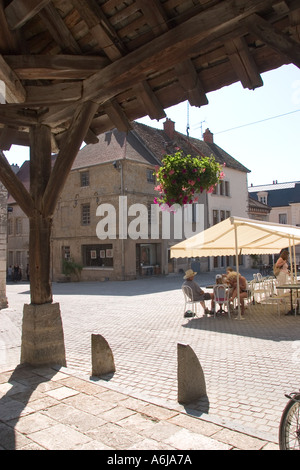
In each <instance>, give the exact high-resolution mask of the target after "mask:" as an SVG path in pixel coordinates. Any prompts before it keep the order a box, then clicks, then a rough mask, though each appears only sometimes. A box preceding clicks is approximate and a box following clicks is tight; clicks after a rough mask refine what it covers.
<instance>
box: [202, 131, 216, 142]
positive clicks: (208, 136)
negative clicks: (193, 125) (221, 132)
mask: <svg viewBox="0 0 300 470" xmlns="http://www.w3.org/2000/svg"><path fill="white" fill-rule="evenodd" d="M203 140H204V142H206V143H207V144H213V143H214V135H213V134H212V132H210V130H209V129H206V131H205V132H204V134H203Z"/></svg>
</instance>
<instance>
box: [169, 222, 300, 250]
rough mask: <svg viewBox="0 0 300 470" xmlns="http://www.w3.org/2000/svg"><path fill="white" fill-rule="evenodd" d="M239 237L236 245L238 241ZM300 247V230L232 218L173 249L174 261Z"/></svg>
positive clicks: (289, 226) (293, 227)
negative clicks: (176, 259)
mask: <svg viewBox="0 0 300 470" xmlns="http://www.w3.org/2000/svg"><path fill="white" fill-rule="evenodd" d="M236 236H237V241H236ZM299 243H300V228H298V227H295V226H292V225H283V224H274V223H271V222H261V221H258V220H252V219H244V218H240V217H229V218H228V219H226V220H223V221H222V222H220V223H218V224H216V225H214V226H213V227H210V228H208V229H207V230H204V231H202V232H200V233H198V234H196V235H194V236H193V237H191V238H188V239H187V240H184V241H182V242H180V243H177V244H176V245H174V246H173V247H172V248H171V257H173V258H185V257H188V258H192V257H197V256H200V257H201V256H223V255H224V256H230V255H235V254H236V250H238V252H239V254H244V255H251V254H273V253H279V252H280V251H281V250H282V249H283V248H289V246H292V245H297V244H299Z"/></svg>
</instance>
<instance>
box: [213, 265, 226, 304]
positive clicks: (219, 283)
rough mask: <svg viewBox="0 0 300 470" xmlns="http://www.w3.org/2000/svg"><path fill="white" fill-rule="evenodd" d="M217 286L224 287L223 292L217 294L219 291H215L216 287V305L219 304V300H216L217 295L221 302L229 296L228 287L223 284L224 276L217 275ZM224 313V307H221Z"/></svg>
mask: <svg viewBox="0 0 300 470" xmlns="http://www.w3.org/2000/svg"><path fill="white" fill-rule="evenodd" d="M215 286H222V288H221V291H220V290H219V292H218V293H217V291H216V290H215V289H216V287H214V297H215V299H214V300H215V304H216V303H218V300H216V299H217V294H218V295H219V300H221V301H224V300H226V297H227V295H228V294H227V291H228V289H227V285H226V284H224V283H223V276H222V275H221V274H217V275H216V284H215ZM223 311H224V310H223V309H222V307H221V310H220V312H223Z"/></svg>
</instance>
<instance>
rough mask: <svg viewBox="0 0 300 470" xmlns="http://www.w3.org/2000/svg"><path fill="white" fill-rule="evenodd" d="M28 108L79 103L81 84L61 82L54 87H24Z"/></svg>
mask: <svg viewBox="0 0 300 470" xmlns="http://www.w3.org/2000/svg"><path fill="white" fill-rule="evenodd" d="M25 89H26V94H27V99H26V104H27V105H29V106H47V105H51V104H52V105H53V104H54V105H55V104H62V103H68V102H70V101H79V100H80V99H81V97H82V83H81V82H70V81H68V82H63V83H57V84H54V85H46V86H43V87H40V86H28V87H25Z"/></svg>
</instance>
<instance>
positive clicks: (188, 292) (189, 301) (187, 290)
mask: <svg viewBox="0 0 300 470" xmlns="http://www.w3.org/2000/svg"><path fill="white" fill-rule="evenodd" d="M181 289H182V292H183V295H184V310H183V314H184V313H185V312H186V311H187V307H188V306H189V307H190V308H192V311H193V312H194V313H195V315H196V316H198V315H197V313H198V305H199V300H194V298H193V291H192V289H191V287H189V286H182V287H181Z"/></svg>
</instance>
